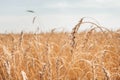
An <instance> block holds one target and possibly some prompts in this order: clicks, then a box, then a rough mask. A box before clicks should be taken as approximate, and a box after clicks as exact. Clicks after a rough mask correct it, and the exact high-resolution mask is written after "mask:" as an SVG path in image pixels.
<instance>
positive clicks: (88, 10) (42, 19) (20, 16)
mask: <svg viewBox="0 0 120 80" xmlns="http://www.w3.org/2000/svg"><path fill="white" fill-rule="evenodd" d="M27 10H33V11H35V13H29V12H27ZM35 16H36V19H35V22H34V24H33V23H32V21H33V18H34V17H35ZM82 17H87V18H86V19H85V20H86V21H92V22H95V23H97V24H98V23H99V24H100V25H101V26H103V27H106V28H108V29H110V30H117V29H120V24H119V23H120V0H0V33H6V32H8V33H9V32H13V33H14V32H15V33H16V32H21V31H24V32H35V31H38V27H39V31H42V32H46V31H50V30H51V29H54V28H56V31H57V30H58V31H59V30H61V31H62V30H64V31H71V30H72V28H73V27H74V26H75V25H76V24H77V23H78V22H79V20H80V19H81V18H82ZM89 27H90V25H85V26H84V25H83V26H82V27H81V28H80V30H82V29H87V28H89Z"/></svg>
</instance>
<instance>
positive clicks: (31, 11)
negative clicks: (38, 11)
mask: <svg viewBox="0 0 120 80" xmlns="http://www.w3.org/2000/svg"><path fill="white" fill-rule="evenodd" d="M27 12H30V13H35V11H33V10H27Z"/></svg>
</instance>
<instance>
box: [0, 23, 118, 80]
mask: <svg viewBox="0 0 120 80" xmlns="http://www.w3.org/2000/svg"><path fill="white" fill-rule="evenodd" d="M80 24H81V23H78V24H77V25H76V26H75V27H74V28H73V31H72V32H71V33H67V32H59V33H58V32H54V31H52V32H49V33H40V34H33V33H23V32H21V34H13V33H11V34H0V80H120V31H119V30H118V31H109V30H102V29H101V28H100V31H96V29H95V28H92V29H90V30H86V31H83V32H77V30H78V28H79V27H78V26H80ZM97 28H99V27H97Z"/></svg>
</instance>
